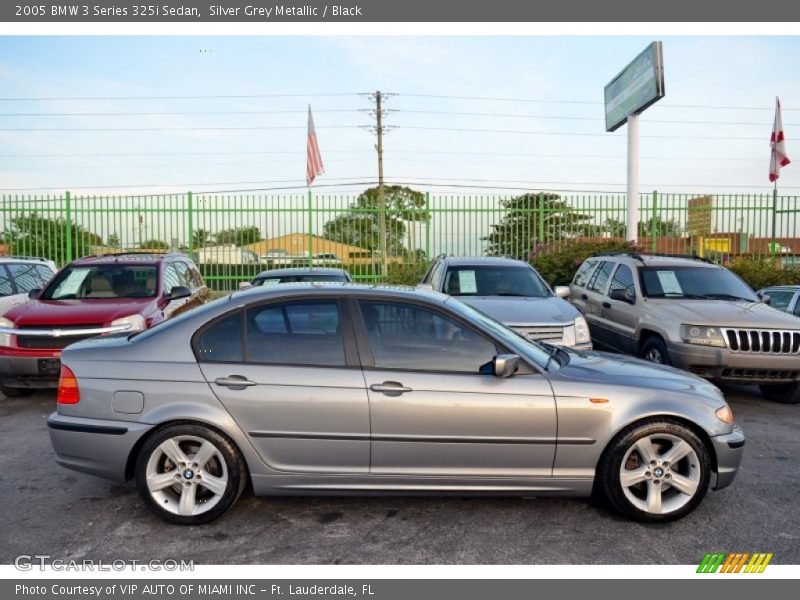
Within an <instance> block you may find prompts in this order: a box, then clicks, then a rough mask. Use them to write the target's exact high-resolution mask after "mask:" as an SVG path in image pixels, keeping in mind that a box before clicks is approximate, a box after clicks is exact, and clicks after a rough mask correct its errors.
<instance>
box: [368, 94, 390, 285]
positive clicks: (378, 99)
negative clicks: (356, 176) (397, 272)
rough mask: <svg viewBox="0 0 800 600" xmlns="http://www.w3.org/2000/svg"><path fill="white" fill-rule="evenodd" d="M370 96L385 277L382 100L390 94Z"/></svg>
mask: <svg viewBox="0 0 800 600" xmlns="http://www.w3.org/2000/svg"><path fill="white" fill-rule="evenodd" d="M368 95H369V97H370V98H372V99H373V100H374V101H375V110H374V111H372V112H374V113H375V128H374V132H375V135H376V136H377V138H378V143H377V144H376V145H375V150H376V151H377V152H378V211H377V212H378V215H377V216H378V237H379V238H380V239H379V240H378V241H379V251H380V253H381V275H382V276H383V277H386V274H387V273H388V270H389V268H388V265H389V256H388V252H387V244H386V196H385V194H384V183H383V134H384V133H385V132H386V128H385V127H384V125H383V115H384V112H385V111H384V108H383V101H384V100H386V98H387V97H388V96H390V95H392V94H384V93H382V92H380V91H376V92H375V93H373V94H368ZM370 129H371V128H370Z"/></svg>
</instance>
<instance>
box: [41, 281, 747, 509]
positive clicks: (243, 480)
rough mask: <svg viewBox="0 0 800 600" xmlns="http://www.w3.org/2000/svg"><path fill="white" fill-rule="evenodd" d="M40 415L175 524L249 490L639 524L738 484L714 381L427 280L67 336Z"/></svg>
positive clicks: (67, 447)
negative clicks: (542, 328) (606, 347)
mask: <svg viewBox="0 0 800 600" xmlns="http://www.w3.org/2000/svg"><path fill="white" fill-rule="evenodd" d="M62 361H63V367H62V373H61V380H60V385H59V391H58V404H57V407H58V409H57V411H56V412H55V413H53V414H52V415H51V416H50V418H49V420H48V425H49V428H50V435H51V438H52V442H53V447H54V448H55V451H56V454H57V461H58V462H59V463H60V464H62V465H64V466H65V467H68V468H71V469H76V470H78V471H84V472H86V473H91V474H93V475H98V476H101V477H106V478H109V479H114V480H117V481H124V480H127V479H131V478H134V479H135V480H136V485H137V487H138V489H139V492H140V494H141V496H142V498H143V500H144V502H145V503H146V504H147V506H148V507H150V508H151V509H152V510H153V511H154V512H155V513H156V514H157V515H159V516H160V517H162V518H163V519H165V520H167V521H169V522H172V523H178V524H199V523H204V522H208V521H210V520H212V519H214V518H216V517H218V516H220V515H221V514H222V513H224V512H225V511H226V510H228V509H229V508H230V507H231V506H232V505H233V504H234V503H235V502H236V499H237V498H238V497H239V495H240V494H241V493H242V491H243V490H244V489H245V487H246V486H247V485H248V483H250V484H251V485H252V489H253V491H254V492H255V494H256V495H274V494H325V493H333V492H335V493H343V492H344V493H347V492H350V493H354V494H358V493H365V492H370V493H375V492H379V493H386V494H396V493H399V494H402V493H430V494H447V493H454V494H459V495H469V494H495V495H505V494H508V495H515V494H516V495H526V496H532V495H571V496H572V495H574V496H589V495H590V494H591V493H592V492H593V491H594V492H596V493H599V494H602V495H604V496H605V497H607V499H608V500H609V501H610V503H611V504H612V505H613V506H614V507H616V508H617V509H618V510H619V511H620V512H622V513H623V514H625V515H627V516H628V517H630V518H633V519H637V520H642V521H669V520H673V519H677V518H679V517H682V516H684V515H686V514H687V513H689V512H690V511H691V510H693V509H694V508H695V507H696V506H697V505H698V504H699V503H700V501H701V500H702V499H703V497H704V496H705V494H706V491H707V489H708V487H709V486H711V487H713V488H715V489H720V488H723V487H725V486H727V485H729V484H730V483H731V481H732V480H733V478H734V476H735V474H736V471H737V469H738V467H739V462H740V460H741V454H742V447H743V446H744V435H743V434H742V431H741V430H740V429H739V428H738V427H737V426H735V425H734V423H733V416H732V414H731V411H730V409H729V408H728V406H727V404H726V403H725V400H724V399H723V397H722V395H721V393H720V392H719V390H718V389H717V388H716V387H714V386H713V385H711V384H709V383H707V382H705V381H703V380H701V379H699V378H697V377H694V376H692V375H688V374H685V373H682V372H679V371H677V370H675V369H672V368H669V367H663V366H656V365H651V364H649V363H645V362H642V361H639V360H638V359H635V358H629V357H618V356H613V355H607V354H603V353H599V352H584V351H576V350H570V349H565V348H557V347H553V346H546V345H537V344H535V343H532V342H529V341H527V340H526V339H524V338H522V337H521V336H519V335H517V334H515V333H514V332H513V331H511V330H510V329H507V328H506V327H504V326H503V325H501V324H499V323H498V322H496V321H494V320H492V319H490V318H488V317H486V316H485V315H484V314H483V313H480V312H478V311H476V310H475V309H472V308H470V307H468V306H466V305H464V304H462V303H460V302H458V301H457V300H455V299H453V298H450V297H448V296H445V295H442V294H437V293H434V292H420V291H413V290H408V289H403V288H389V287H366V286H358V285H353V284H328V285H325V284H297V285H286V286H276V287H271V288H256V289H252V290H248V291H245V292H238V293H235V294H233V295H232V296H229V297H226V298H223V299H221V300H218V301H216V302H213V303H211V304H208V305H206V306H204V307H202V308H199V309H196V310H194V311H191V312H188V313H186V314H185V315H182V316H180V317H177V318H175V319H173V320H171V321H168V322H166V323H164V324H162V325H158V326H157V327H155V328H153V329H151V330H149V331H146V332H143V333H138V334H133V335H130V336H120V337H109V338H104V339H93V340H87V341H85V342H80V343H77V344H75V345H72V346H70V347H68V348H67V349H66V350H65V351H64V353H63V356H62Z"/></svg>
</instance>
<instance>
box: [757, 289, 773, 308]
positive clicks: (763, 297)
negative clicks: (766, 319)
mask: <svg viewBox="0 0 800 600" xmlns="http://www.w3.org/2000/svg"><path fill="white" fill-rule="evenodd" d="M756 295H757V296H758V299H759V300H761V302H763V303H764V304H766V305H767V306H769V305H770V304H772V298H770V297H769V296H768V295H767V294H765V293H763V292H758V293H757V294H756Z"/></svg>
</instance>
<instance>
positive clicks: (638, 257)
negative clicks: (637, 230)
mask: <svg viewBox="0 0 800 600" xmlns="http://www.w3.org/2000/svg"><path fill="white" fill-rule="evenodd" d="M592 256H630V257H631V258H633V259H635V260H638V261H640V262H642V263H643V262H644V259H645V258H647V257H650V256H656V257H662V258H685V259H686V260H699V261H702V262H704V263H708V264H711V265H713V264H716V263H715V262H714V261H713V260H710V259H708V258H706V257H705V256H698V255H697V254H677V253H667V252H598V253H597V254H593V255H592Z"/></svg>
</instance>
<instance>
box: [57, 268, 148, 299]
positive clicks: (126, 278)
mask: <svg viewBox="0 0 800 600" xmlns="http://www.w3.org/2000/svg"><path fill="white" fill-rule="evenodd" d="M157 286H158V267H157V266H155V265H117V264H112V265H95V266H91V267H66V268H65V269H64V270H62V271H61V272H60V273H59V274H58V276H57V277H56V278H55V279H54V280H53V281H52V283H50V285H48V286H47V287H46V288H45V290H44V292H43V293H42V295H41V298H42V299H43V300H74V299H79V300H108V299H114V298H153V297H155V295H156V288H157Z"/></svg>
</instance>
